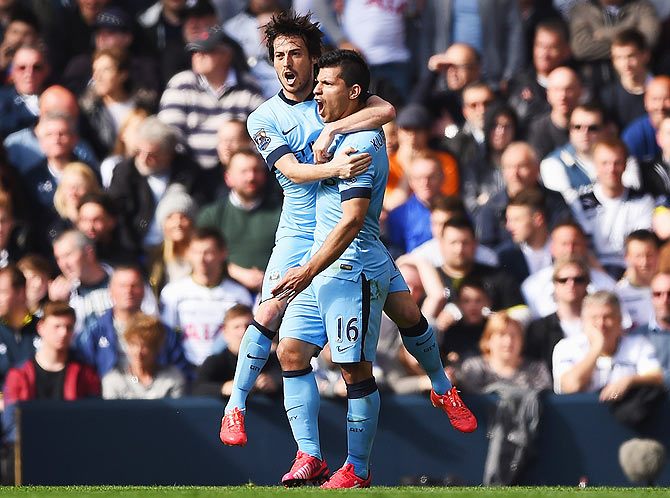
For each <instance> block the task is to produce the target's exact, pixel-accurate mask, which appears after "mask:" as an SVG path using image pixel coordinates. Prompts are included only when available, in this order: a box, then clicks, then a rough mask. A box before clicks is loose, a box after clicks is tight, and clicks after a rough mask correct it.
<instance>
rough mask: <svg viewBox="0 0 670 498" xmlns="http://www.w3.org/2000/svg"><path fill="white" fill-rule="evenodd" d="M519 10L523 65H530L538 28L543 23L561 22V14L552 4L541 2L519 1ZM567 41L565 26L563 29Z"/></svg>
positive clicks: (537, 0) (535, 0)
mask: <svg viewBox="0 0 670 498" xmlns="http://www.w3.org/2000/svg"><path fill="white" fill-rule="evenodd" d="M519 10H520V12H521V23H522V25H523V39H524V46H525V49H526V55H525V57H524V64H530V63H532V60H533V48H534V46H533V45H534V43H533V42H534V40H535V35H536V33H537V30H538V29H539V26H540V25H542V24H545V23H552V22H555V21H560V22H563V19H561V14H560V13H559V12H558V11H557V10H556V7H555V6H554V5H552V2H547V1H543V0H519ZM563 31H565V33H566V36H565V39H566V41H567V39H568V35H567V26H565V27H564V28H563Z"/></svg>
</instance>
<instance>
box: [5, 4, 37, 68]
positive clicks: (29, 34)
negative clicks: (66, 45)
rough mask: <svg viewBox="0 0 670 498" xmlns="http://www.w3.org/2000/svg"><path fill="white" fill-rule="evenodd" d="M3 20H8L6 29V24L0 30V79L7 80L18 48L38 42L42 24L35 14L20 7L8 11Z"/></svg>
mask: <svg viewBox="0 0 670 498" xmlns="http://www.w3.org/2000/svg"><path fill="white" fill-rule="evenodd" d="M10 3H11V2H10ZM16 6H17V2H14V7H16ZM0 8H2V7H0ZM3 17H4V16H3ZM3 20H6V21H7V25H6V29H4V28H5V26H2V27H1V28H0V31H3V33H2V35H1V36H0V38H2V43H0V80H2V81H5V80H6V79H7V76H8V75H7V70H8V69H10V66H11V64H12V59H13V58H14V54H15V53H16V50H17V49H18V48H19V47H20V46H22V45H32V44H35V43H37V42H38V40H39V34H40V33H39V32H40V26H39V21H38V20H37V17H36V16H35V14H33V13H32V12H31V11H30V10H27V9H22V8H20V7H19V8H18V9H16V10H15V11H14V12H11V13H8V15H7V17H4V19H3Z"/></svg>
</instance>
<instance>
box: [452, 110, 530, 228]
mask: <svg viewBox="0 0 670 498" xmlns="http://www.w3.org/2000/svg"><path fill="white" fill-rule="evenodd" d="M518 134H519V126H518V123H517V117H516V114H515V112H514V110H513V109H512V108H511V107H508V106H506V105H493V106H491V107H489V108H488V109H487V110H486V113H485V114H484V144H483V153H482V154H479V155H476V156H475V158H474V159H473V160H472V161H470V162H468V161H461V164H460V165H459V178H460V180H461V197H463V202H464V203H465V206H466V208H467V210H468V212H469V213H470V214H471V216H473V217H476V216H477V214H478V212H479V208H480V207H481V206H483V205H484V204H486V203H487V202H488V200H489V199H490V198H491V197H493V196H494V195H495V194H497V193H498V192H500V191H501V190H502V189H503V188H504V187H505V184H504V181H503V175H502V171H501V170H502V168H501V166H500V159H501V157H502V153H503V152H504V150H505V149H506V148H507V146H508V145H509V144H510V143H512V142H513V141H514V140H515V139H517V137H518Z"/></svg>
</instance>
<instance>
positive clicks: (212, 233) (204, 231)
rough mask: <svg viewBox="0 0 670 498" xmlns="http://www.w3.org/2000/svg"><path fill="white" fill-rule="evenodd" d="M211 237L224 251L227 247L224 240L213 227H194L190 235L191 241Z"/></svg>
mask: <svg viewBox="0 0 670 498" xmlns="http://www.w3.org/2000/svg"><path fill="white" fill-rule="evenodd" d="M207 239H212V240H213V241H214V242H216V245H217V246H219V249H221V250H222V251H225V250H226V249H227V247H228V246H227V245H226V241H225V239H224V238H223V235H221V232H220V231H219V230H217V229H216V228H214V227H199V228H196V229H195V231H194V232H193V235H191V243H192V242H194V241H196V240H207Z"/></svg>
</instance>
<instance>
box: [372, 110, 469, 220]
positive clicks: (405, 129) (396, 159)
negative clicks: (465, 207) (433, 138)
mask: <svg viewBox="0 0 670 498" xmlns="http://www.w3.org/2000/svg"><path fill="white" fill-rule="evenodd" d="M431 122H432V118H431V115H430V113H429V112H428V110H427V109H426V108H425V107H423V106H422V105H419V104H408V105H406V106H405V107H403V108H402V110H401V111H400V112H399V113H398V117H397V118H396V120H395V126H396V128H397V133H398V150H397V151H396V152H395V153H392V154H389V179H388V182H387V185H386V193H385V195H384V209H386V210H389V211H390V210H392V209H394V208H396V207H398V206H399V205H401V204H402V203H403V202H405V201H406V200H407V198H408V197H409V196H410V194H411V193H412V188H411V187H410V185H409V178H410V176H411V175H412V167H411V165H412V162H413V160H414V159H416V158H417V157H419V156H421V155H423V154H432V155H433V156H435V158H436V159H437V160H438V161H439V162H440V165H441V167H442V184H441V185H440V192H442V193H443V194H444V195H453V194H456V193H458V165H457V164H456V161H455V160H454V158H453V157H452V156H451V155H449V154H447V153H446V152H443V151H440V150H436V149H433V148H431V147H430V146H429V141H430V127H431Z"/></svg>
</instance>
